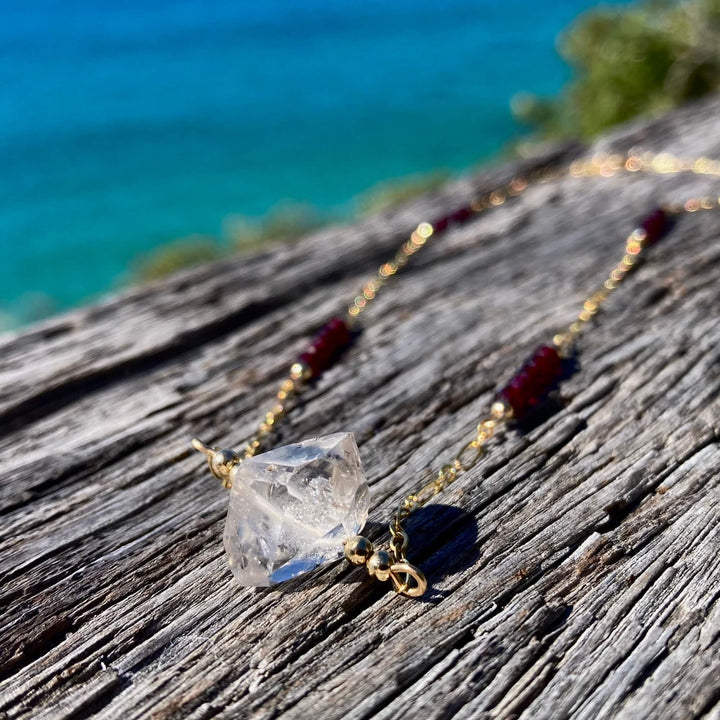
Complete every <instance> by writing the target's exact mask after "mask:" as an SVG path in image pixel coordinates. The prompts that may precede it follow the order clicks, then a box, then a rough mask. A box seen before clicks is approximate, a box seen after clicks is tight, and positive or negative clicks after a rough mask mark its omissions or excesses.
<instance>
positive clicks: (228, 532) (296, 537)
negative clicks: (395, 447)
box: [224, 433, 370, 586]
mask: <svg viewBox="0 0 720 720" xmlns="http://www.w3.org/2000/svg"><path fill="white" fill-rule="evenodd" d="M230 479H231V482H232V489H231V491H230V504H229V507H228V514H227V520H226V521H225V532H224V543H225V550H226V551H227V554H228V558H229V562H230V568H231V569H232V572H233V575H234V576H235V578H236V579H237V581H238V582H239V583H240V584H241V585H243V586H266V585H273V584H275V583H278V582H282V581H284V580H289V579H290V578H294V577H296V576H298V575H301V574H302V573H304V572H307V571H308V570H312V569H313V568H314V567H317V566H318V565H320V564H321V563H323V562H326V561H328V560H333V559H336V558H338V557H340V556H341V554H342V552H343V542H344V541H345V540H346V539H347V538H349V537H351V536H353V535H357V534H358V533H359V532H360V531H361V530H362V528H363V526H364V524H365V521H366V519H367V515H368V509H369V506H370V492H369V489H368V485H367V481H366V480H365V475H364V473H363V470H362V467H361V464H360V455H359V452H358V448H357V445H356V443H355V438H354V437H353V435H352V433H335V434H333V435H325V436H323V437H319V438H313V439H310V440H304V441H303V442H299V443H294V444H292V445H285V446H283V447H279V448H276V449H274V450H270V451H268V452H265V453H262V454H261V455H256V456H254V457H250V458H246V459H244V460H243V461H242V462H241V463H239V464H237V465H235V466H234V467H233V468H232V472H231V477H230Z"/></svg>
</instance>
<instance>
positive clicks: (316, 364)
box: [298, 317, 352, 377]
mask: <svg viewBox="0 0 720 720" xmlns="http://www.w3.org/2000/svg"><path fill="white" fill-rule="evenodd" d="M351 339H352V333H351V332H350V328H349V327H348V326H347V323H346V322H345V321H344V320H343V319H342V318H337V317H336V318H332V320H329V321H328V322H327V323H326V324H325V325H324V326H323V327H322V328H320V330H319V331H318V333H317V334H316V335H315V337H314V338H313V341H312V343H311V344H310V347H309V348H308V349H307V350H306V351H305V352H304V353H302V354H301V355H300V357H298V362H299V363H301V364H302V365H305V366H306V367H307V368H308V369H309V370H310V374H311V375H312V376H313V377H318V376H319V375H322V373H324V372H325V371H326V370H327V369H328V368H330V367H331V366H332V364H333V362H334V361H335V359H336V358H337V356H338V355H339V354H340V353H341V352H342V351H343V350H344V349H345V348H346V347H347V346H348V345H349V344H350V341H351Z"/></svg>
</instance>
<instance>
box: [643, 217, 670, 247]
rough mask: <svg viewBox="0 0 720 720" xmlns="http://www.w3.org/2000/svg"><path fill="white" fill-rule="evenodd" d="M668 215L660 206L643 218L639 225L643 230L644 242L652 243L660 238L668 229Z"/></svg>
mask: <svg viewBox="0 0 720 720" xmlns="http://www.w3.org/2000/svg"><path fill="white" fill-rule="evenodd" d="M668 226H669V223H668V216H667V213H666V212H665V211H664V210H663V209H662V208H657V209H656V210H655V211H654V212H653V213H651V214H650V215H648V216H647V217H646V218H645V220H643V222H642V225H641V226H640V227H641V228H642V229H643V230H644V231H645V244H646V245H653V244H654V243H656V242H657V241H658V240H661V239H662V237H663V235H665V233H666V232H667V230H668Z"/></svg>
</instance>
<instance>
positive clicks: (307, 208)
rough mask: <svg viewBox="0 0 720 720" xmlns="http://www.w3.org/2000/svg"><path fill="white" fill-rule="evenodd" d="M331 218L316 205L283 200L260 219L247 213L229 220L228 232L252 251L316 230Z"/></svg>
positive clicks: (233, 241) (241, 247)
mask: <svg viewBox="0 0 720 720" xmlns="http://www.w3.org/2000/svg"><path fill="white" fill-rule="evenodd" d="M327 223H328V218H327V217H325V216H324V215H322V214H321V213H320V211H319V210H318V209H317V208H315V207H313V206H312V205H307V204H305V203H294V202H289V201H288V202H283V203H280V204H279V205H276V206H275V207H274V208H272V210H270V212H268V213H267V214H266V215H264V216H263V217H261V218H259V219H251V218H247V217H245V216H243V215H235V216H231V217H230V218H228V219H227V220H226V221H225V229H224V234H225V236H226V237H227V238H228V240H229V242H230V244H231V245H232V246H233V247H236V248H238V249H239V250H252V249H255V248H257V247H260V246H263V245H267V244H268V243H273V242H286V241H288V240H292V239H295V238H297V237H300V236H301V235H304V234H305V233H308V232H311V231H312V230H316V229H317V228H319V227H322V226H323V225H326V224H327Z"/></svg>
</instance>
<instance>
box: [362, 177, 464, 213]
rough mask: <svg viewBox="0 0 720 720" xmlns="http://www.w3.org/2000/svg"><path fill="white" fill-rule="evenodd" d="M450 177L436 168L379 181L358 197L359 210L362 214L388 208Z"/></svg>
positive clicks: (441, 183) (424, 191)
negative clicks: (418, 173)
mask: <svg viewBox="0 0 720 720" xmlns="http://www.w3.org/2000/svg"><path fill="white" fill-rule="evenodd" d="M449 177H450V173H449V172H447V171H445V170H436V171H435V172H431V173H425V174H422V175H410V176H409V177H405V178H399V179H396V180H386V181H385V182H381V183H378V184H377V185H375V186H374V187H371V188H370V189H369V190H367V191H365V192H364V193H362V194H361V195H359V196H358V197H357V199H356V206H357V212H358V213H359V214H360V215H371V214H373V213H376V212H381V211H383V210H387V209H388V208H391V207H394V206H395V205H399V204H400V203H403V202H407V201H408V200H412V199H414V198H416V197H419V196H420V195H423V194H425V193H426V192H430V191H431V190H435V189H437V188H439V187H441V186H442V185H443V184H444V183H446V182H447V180H448V178H449Z"/></svg>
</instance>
